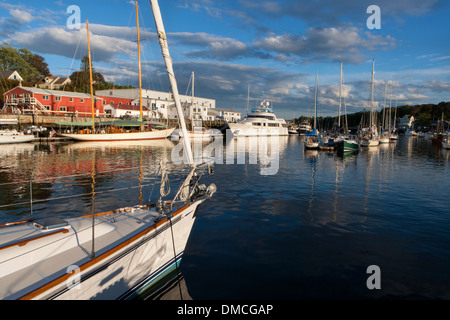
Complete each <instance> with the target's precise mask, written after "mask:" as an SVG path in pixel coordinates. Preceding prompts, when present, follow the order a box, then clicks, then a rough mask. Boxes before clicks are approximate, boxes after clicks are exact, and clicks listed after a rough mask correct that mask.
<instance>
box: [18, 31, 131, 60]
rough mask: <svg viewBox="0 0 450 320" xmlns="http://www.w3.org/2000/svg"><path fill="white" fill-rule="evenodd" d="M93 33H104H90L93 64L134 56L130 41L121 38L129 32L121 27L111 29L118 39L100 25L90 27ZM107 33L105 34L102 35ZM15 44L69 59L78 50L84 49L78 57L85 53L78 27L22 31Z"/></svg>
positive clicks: (83, 40) (82, 36)
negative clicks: (120, 56)
mask: <svg viewBox="0 0 450 320" xmlns="http://www.w3.org/2000/svg"><path fill="white" fill-rule="evenodd" d="M93 27H94V28H93V30H94V32H95V31H96V30H97V31H99V30H100V31H104V32H103V33H104V34H98V33H94V32H92V31H91V29H90V31H91V36H90V42H91V50H92V52H93V57H94V59H95V60H96V61H108V60H110V59H112V58H114V57H116V56H117V55H122V54H124V55H127V56H128V57H131V58H134V56H136V55H137V46H136V44H135V43H134V42H133V41H132V40H131V39H128V40H127V39H124V38H123V35H124V34H125V33H127V32H128V31H129V30H128V29H127V28H125V30H122V29H121V27H113V29H116V30H117V31H122V34H121V33H120V32H118V34H119V35H120V37H114V36H112V34H113V31H112V30H111V29H110V28H108V27H107V26H106V27H103V26H101V25H94V26H93ZM105 31H107V32H105ZM13 41H14V43H15V44H16V45H19V46H22V47H26V48H28V49H29V50H31V51H34V52H39V53H44V54H55V55H61V56H65V57H69V58H72V57H74V55H75V52H76V51H77V48H78V50H84V51H85V53H81V56H83V55H85V54H87V33H86V27H85V26H82V28H81V29H80V30H68V29H66V28H63V27H60V26H51V27H44V28H37V29H33V30H28V31H26V32H17V33H16V34H15V35H14V39H13Z"/></svg>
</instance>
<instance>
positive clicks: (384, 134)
mask: <svg viewBox="0 0 450 320" xmlns="http://www.w3.org/2000/svg"><path fill="white" fill-rule="evenodd" d="M391 90H392V88H391ZM386 97H387V81H386V84H385V89H384V108H383V119H382V120H383V121H382V124H381V135H380V138H379V140H380V143H389V141H390V133H391V130H390V129H391V124H390V121H391V117H390V113H389V112H390V110H391V109H390V108H389V111H388V112H386ZM387 114H389V121H387V120H386V118H387ZM388 123H389V129H388V128H387V127H388V125H387V124H388Z"/></svg>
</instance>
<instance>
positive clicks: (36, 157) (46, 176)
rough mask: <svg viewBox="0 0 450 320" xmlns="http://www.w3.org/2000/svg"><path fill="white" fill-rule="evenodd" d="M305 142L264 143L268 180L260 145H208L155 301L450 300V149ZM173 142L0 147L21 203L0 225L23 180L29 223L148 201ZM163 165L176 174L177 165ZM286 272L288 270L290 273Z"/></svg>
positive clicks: (7, 195)
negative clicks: (179, 256) (189, 221)
mask: <svg viewBox="0 0 450 320" xmlns="http://www.w3.org/2000/svg"><path fill="white" fill-rule="evenodd" d="M302 139H303V138H302V137H297V136H290V137H284V138H281V139H279V140H278V141H277V146H275V147H274V146H272V145H271V142H270V139H269V141H266V142H265V143H266V146H267V149H266V151H267V152H266V155H267V156H268V157H269V159H270V156H271V151H272V150H274V149H276V148H278V151H279V158H278V165H279V166H278V172H277V173H276V174H274V175H262V174H261V169H262V168H266V167H268V165H267V164H263V163H262V162H261V161H260V160H261V158H259V156H260V153H259V152H260V150H261V149H259V145H258V144H259V141H253V140H255V139H253V140H252V139H244V140H243V141H244V142H245V144H244V143H242V144H240V145H238V141H237V139H236V141H235V144H234V145H233V148H232V149H231V147H230V144H227V143H226V142H225V143H223V142H222V149H220V148H218V149H216V150H212V148H211V149H209V150H210V151H212V153H211V156H216V155H220V156H222V160H223V162H222V163H217V165H216V166H215V174H214V175H213V176H212V178H213V179H214V182H215V183H216V184H217V186H218V191H217V193H216V194H215V196H214V197H213V198H212V199H211V200H210V201H208V202H207V203H205V204H204V205H203V206H202V207H201V210H200V211H199V214H198V219H197V220H196V223H195V225H194V228H193V230H192V232H191V235H190V239H189V242H188V245H187V247H186V250H185V254H184V256H183V262H182V263H181V266H180V269H181V274H182V278H181V279H182V281H181V286H179V285H178V282H176V281H175V280H174V279H171V280H168V281H167V286H161V290H160V291H156V293H149V294H148V296H147V297H148V298H149V299H154V298H155V299H160V298H162V295H161V294H160V293H161V292H166V289H162V288H171V289H173V291H172V292H173V293H176V294H178V298H182V299H189V298H193V299H283V298H286V299H302V298H319V299H320V298H379V297H384V296H389V297H394V298H395V297H405V296H409V295H413V294H422V295H423V296H425V297H428V298H450V296H449V295H448V290H447V289H448V287H449V285H450V283H449V281H448V262H449V261H450V253H449V252H448V247H449V246H450V241H449V237H448V229H449V228H450V218H449V217H448V201H447V200H448V197H447V190H448V189H449V187H450V182H449V180H448V177H449V175H450V172H449V161H450V150H445V149H442V148H439V147H438V146H432V144H431V142H427V141H419V140H418V139H416V138H410V137H399V140H398V142H397V143H390V144H386V145H381V146H379V147H376V148H367V149H362V150H360V152H358V153H355V154H337V153H324V152H320V151H318V150H304V148H303V143H302ZM241 142H242V140H240V141H239V143H241ZM208 145H210V144H209V143H206V144H203V145H202V148H203V149H202V152H203V151H204V150H205V149H204V148H205V147H207V146H208ZM175 146H176V144H174V143H172V142H170V141H164V142H163V144H162V145H152V144H151V143H148V144H143V145H140V144H138V145H130V144H128V143H126V144H122V145H121V144H120V143H118V144H112V143H88V144H82V143H80V144H79V143H65V144H64V143H50V144H48V145H47V144H42V145H39V144H30V145H27V146H26V147H25V148H22V149H20V148H19V147H20V146H17V147H16V146H15V149H14V148H12V149H8V150H7V149H0V150H2V152H3V153H0V154H1V155H0V157H1V161H0V178H1V183H2V184H1V188H0V189H1V190H0V200H1V205H3V204H7V203H11V202H12V203H15V204H16V205H15V206H14V207H10V208H4V207H3V208H0V219H2V220H4V219H6V220H9V219H14V220H15V218H16V217H21V216H23V215H26V214H28V213H29V202H28V200H29V199H28V195H29V193H30V184H29V180H32V181H33V184H32V189H31V191H32V193H33V198H35V199H36V200H42V201H43V202H40V203H39V202H36V203H35V204H33V209H34V210H33V211H34V212H35V213H36V214H42V213H44V212H48V211H50V212H55V213H60V214H62V215H64V214H67V211H68V209H70V211H71V212H72V213H75V214H88V213H89V212H90V210H91V208H92V207H95V210H96V211H100V210H102V211H107V210H111V209H113V208H114V209H115V208H117V207H119V206H120V207H122V206H124V205H135V204H137V203H139V202H140V201H146V200H147V199H148V198H149V194H151V190H150V189H149V188H150V187H149V186H148V185H149V184H151V183H152V182H153V181H155V180H154V179H155V177H154V171H155V169H156V167H157V165H158V161H159V159H167V160H168V161H170V160H171V156H172V151H173V149H174V147H175ZM228 147H230V149H228ZM272 147H274V148H272ZM262 150H263V151H264V149H262ZM218 151H220V152H218ZM227 152H230V153H229V154H230V155H231V159H232V161H230V162H227V157H226V156H227ZM239 154H240V156H242V155H243V156H244V158H239V157H240V156H239ZM239 159H241V160H239ZM242 159H244V161H242ZM250 159H252V161H254V160H256V163H250ZM238 160H239V161H242V164H241V162H239V163H238ZM169 166H170V169H171V170H172V171H171V172H173V175H175V174H176V173H177V172H180V170H181V167H179V166H176V165H172V164H170V165H169ZM93 172H94V173H95V176H92V173H93ZM62 175H64V176H65V177H61V176H62ZM171 183H175V182H173V180H172V179H171ZM140 186H142V187H140ZM115 189H121V191H120V192H114V191H113V190H115ZM172 189H175V188H172ZM93 191H95V203H94V204H92V203H91V200H92V198H91V195H92V192H93ZM156 193H157V192H155V194H156ZM74 194H85V195H84V196H83V197H81V198H80V197H77V198H76V199H75V198H71V197H70V196H71V195H74ZM53 198H61V199H58V200H52V201H50V200H51V199H53ZM20 203H23V204H20ZM371 264H377V265H379V266H380V267H381V270H382V273H383V277H382V279H383V280H382V281H383V286H382V290H381V291H377V292H373V291H368V290H367V289H366V286H365V281H366V280H367V274H366V268H367V266H368V265H371ZM286 270H291V271H292V272H289V276H288V277H287V276H286V274H287V273H286ZM183 281H185V282H184V284H183ZM186 283H187V286H186ZM236 283H239V286H236ZM183 287H184V289H183ZM187 287H189V291H187ZM180 288H182V290H181V295H180V294H179V293H180ZM324 288H325V289H324ZM168 291H170V290H168ZM187 297H189V298H187ZM141 298H143V297H141ZM170 299H172V298H170ZM173 299H177V298H173Z"/></svg>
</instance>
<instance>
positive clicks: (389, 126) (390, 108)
mask: <svg viewBox="0 0 450 320" xmlns="http://www.w3.org/2000/svg"><path fill="white" fill-rule="evenodd" d="M389 90H390V91H389V122H388V130H389V134H391V115H392V85H391V87H390V89H389Z"/></svg>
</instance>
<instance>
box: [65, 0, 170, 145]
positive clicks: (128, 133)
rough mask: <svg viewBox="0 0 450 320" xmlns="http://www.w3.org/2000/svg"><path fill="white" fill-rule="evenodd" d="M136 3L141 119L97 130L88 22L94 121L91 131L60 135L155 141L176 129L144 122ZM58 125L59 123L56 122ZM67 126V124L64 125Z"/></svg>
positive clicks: (115, 122) (89, 138)
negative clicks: (157, 126) (151, 125)
mask: <svg viewBox="0 0 450 320" xmlns="http://www.w3.org/2000/svg"><path fill="white" fill-rule="evenodd" d="M135 3H136V20H137V43H138V64H139V109H140V119H138V120H137V121H130V120H113V121H107V122H102V123H101V124H102V125H104V126H106V127H105V128H103V129H102V128H97V129H96V128H95V119H94V94H93V87H92V61H91V48H90V42H89V23H88V21H87V20H86V30H87V42H88V58H89V82H90V91H91V109H92V119H91V121H90V123H91V125H92V129H91V130H79V131H78V133H59V134H58V135H60V136H62V137H65V138H69V139H73V140H78V141H123V140H154V139H165V138H167V137H169V136H170V135H171V134H172V132H173V131H174V129H175V128H163V129H158V128H153V129H152V128H150V125H147V126H146V125H145V123H144V122H143V121H142V119H143V111H142V74H141V47H140V36H139V9H138V3H137V1H136V2H135ZM56 123H57V124H58V122H56ZM62 124H64V125H67V123H62ZM71 125H75V126H78V125H79V124H77V123H71Z"/></svg>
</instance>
